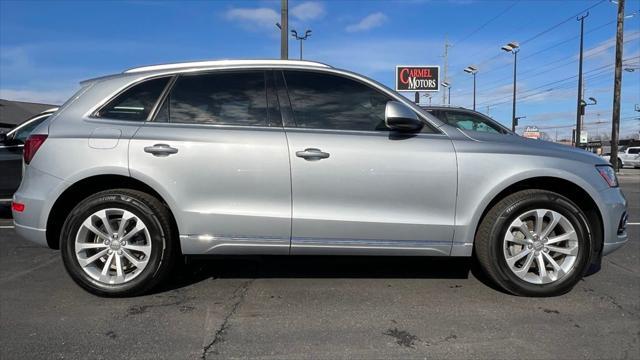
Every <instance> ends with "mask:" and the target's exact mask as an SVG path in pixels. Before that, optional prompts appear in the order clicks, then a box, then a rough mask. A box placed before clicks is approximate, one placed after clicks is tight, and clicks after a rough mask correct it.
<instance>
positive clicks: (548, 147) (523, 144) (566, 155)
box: [458, 129, 609, 165]
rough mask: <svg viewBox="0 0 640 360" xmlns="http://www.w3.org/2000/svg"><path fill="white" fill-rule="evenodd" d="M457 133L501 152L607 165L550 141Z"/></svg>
mask: <svg viewBox="0 0 640 360" xmlns="http://www.w3.org/2000/svg"><path fill="white" fill-rule="evenodd" d="M458 130H459V129H458ZM459 132H460V133H462V134H463V135H464V136H465V137H467V138H468V139H471V140H474V141H478V142H485V143H493V144H495V145H498V148H500V149H501V152H510V153H522V154H535V155H543V156H550V157H557V158H563V159H571V160H575V161H580V162H584V163H588V164H593V165H607V164H609V162H607V161H606V160H604V159H603V158H602V157H600V156H598V155H596V154H594V153H591V152H588V151H586V150H583V149H580V148H575V147H572V146H567V145H562V144H557V143H553V142H550V141H543V140H535V139H528V138H525V137H522V136H519V135H512V134H491V133H480V132H475V131H463V130H459Z"/></svg>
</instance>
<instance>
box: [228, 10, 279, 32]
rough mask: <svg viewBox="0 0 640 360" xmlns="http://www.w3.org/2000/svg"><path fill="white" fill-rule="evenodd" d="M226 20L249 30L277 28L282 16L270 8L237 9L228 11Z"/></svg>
mask: <svg viewBox="0 0 640 360" xmlns="http://www.w3.org/2000/svg"><path fill="white" fill-rule="evenodd" d="M225 16H226V18H227V19H228V20H231V21H238V22H239V23H241V24H242V25H243V26H244V27H247V28H249V29H256V28H258V27H259V28H268V29H271V28H273V27H275V24H276V23H277V22H278V21H280V14H279V13H278V12H276V11H275V10H273V9H270V8H236V9H231V10H229V11H227V13H226V15H225Z"/></svg>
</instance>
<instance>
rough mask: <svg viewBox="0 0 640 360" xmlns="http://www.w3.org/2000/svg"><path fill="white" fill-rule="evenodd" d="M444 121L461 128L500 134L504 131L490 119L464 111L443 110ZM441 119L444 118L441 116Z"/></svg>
mask: <svg viewBox="0 0 640 360" xmlns="http://www.w3.org/2000/svg"><path fill="white" fill-rule="evenodd" d="M445 117H446V122H447V123H448V124H449V125H452V126H455V127H457V128H459V129H462V130H470V131H478V132H485V133H493V134H502V133H504V131H503V130H502V129H500V127H499V126H498V125H496V124H493V123H492V122H491V121H489V120H487V119H484V118H482V117H480V116H477V115H475V114H471V113H465V112H453V111H445ZM441 120H444V119H442V118H441Z"/></svg>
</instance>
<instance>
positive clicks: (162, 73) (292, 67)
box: [84, 64, 446, 135]
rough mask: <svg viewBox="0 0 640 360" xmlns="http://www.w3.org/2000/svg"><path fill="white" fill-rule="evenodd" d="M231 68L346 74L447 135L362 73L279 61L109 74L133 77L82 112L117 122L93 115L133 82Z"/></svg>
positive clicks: (405, 101) (411, 103)
mask: <svg viewBox="0 0 640 360" xmlns="http://www.w3.org/2000/svg"><path fill="white" fill-rule="evenodd" d="M231 70H303V71H313V72H322V73H330V74H336V75H342V76H345V77H347V78H351V79H352V80H356V81H360V82H363V83H365V84H367V85H368V86H371V87H374V88H375V89H376V90H378V91H380V92H382V93H384V94H386V95H388V96H389V97H391V98H393V99H394V100H396V101H399V102H401V103H403V104H405V105H407V106H409V107H410V108H411V109H412V110H413V111H414V112H415V113H416V114H417V115H418V116H419V117H420V118H421V119H422V120H423V121H426V122H427V123H428V124H429V125H430V126H431V127H432V128H433V129H434V130H435V131H438V132H441V133H442V134H444V135H446V134H445V133H444V131H443V130H442V129H441V128H440V127H441V126H442V125H445V123H444V122H443V121H441V120H438V119H435V120H436V121H437V122H438V123H436V122H434V121H433V120H431V119H429V118H428V117H427V116H425V114H424V110H423V109H422V108H420V107H419V106H417V105H415V104H414V103H413V102H411V101H409V99H407V98H405V97H404V96H402V95H400V94H397V93H395V92H394V91H393V90H391V89H388V88H387V87H386V86H384V85H382V84H381V83H379V82H377V81H375V80H372V79H369V78H367V77H364V76H362V75H359V74H356V73H354V72H351V71H347V70H340V69H336V68H332V67H327V68H323V67H313V66H302V65H296V64H282V65H278V64H271V65H267V64H265V65H229V66H215V67H213V66H203V67H197V66H196V67H193V68H179V69H176V68H173V69H166V70H162V71H160V70H157V71H150V72H146V73H135V72H134V73H124V74H117V75H112V76H108V77H105V78H106V79H107V80H108V79H109V78H112V77H120V76H131V77H132V80H131V82H129V83H127V84H126V85H124V86H122V87H120V88H119V89H117V90H116V91H114V92H113V93H111V94H110V95H109V96H105V97H104V98H103V99H102V101H100V102H98V104H97V105H95V106H93V107H91V108H90V109H89V111H87V112H86V113H85V114H84V117H85V118H96V119H104V120H110V121H120V120H118V119H108V118H97V117H94V116H93V114H94V113H96V112H97V111H99V110H100V109H101V108H102V107H104V106H105V105H106V104H108V103H109V102H110V101H111V100H112V99H114V98H115V97H116V96H118V95H119V94H120V93H122V92H124V91H126V90H127V89H129V88H130V87H132V86H135V85H136V84H139V83H141V82H143V81H146V80H151V79H153V78H160V77H169V76H176V75H180V74H194V73H196V74H197V73H211V72H218V71H231ZM134 75H139V76H137V77H134ZM125 121H128V122H129V123H131V122H134V123H145V122H144V121H143V122H141V121H131V120H125ZM150 123H153V121H151V122H150ZM246 127H248V128H253V126H246Z"/></svg>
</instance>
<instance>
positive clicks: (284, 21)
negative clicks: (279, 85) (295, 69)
mask: <svg viewBox="0 0 640 360" xmlns="http://www.w3.org/2000/svg"><path fill="white" fill-rule="evenodd" d="M288 58H289V0H281V7H280V59H282V60H287V59H288Z"/></svg>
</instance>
